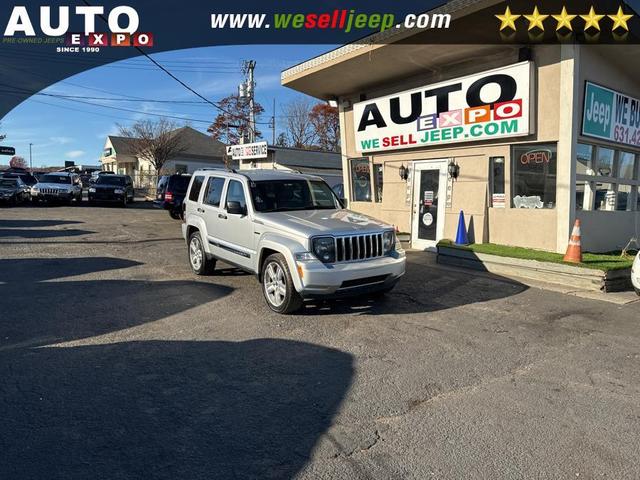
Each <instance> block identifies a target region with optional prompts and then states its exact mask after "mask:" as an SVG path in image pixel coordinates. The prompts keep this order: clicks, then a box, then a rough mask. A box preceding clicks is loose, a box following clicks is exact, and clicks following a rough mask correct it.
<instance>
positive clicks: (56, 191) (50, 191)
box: [40, 188, 64, 195]
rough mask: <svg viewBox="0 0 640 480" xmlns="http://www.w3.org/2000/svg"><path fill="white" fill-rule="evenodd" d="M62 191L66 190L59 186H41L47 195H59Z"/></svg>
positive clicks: (42, 191)
mask: <svg viewBox="0 0 640 480" xmlns="http://www.w3.org/2000/svg"><path fill="white" fill-rule="evenodd" d="M61 192H64V191H63V190H60V189H58V188H41V189H40V193H43V194H45V195H58V194H59V193H61Z"/></svg>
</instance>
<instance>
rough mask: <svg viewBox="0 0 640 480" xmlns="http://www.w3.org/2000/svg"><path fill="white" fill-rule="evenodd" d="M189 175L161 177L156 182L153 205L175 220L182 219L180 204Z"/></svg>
mask: <svg viewBox="0 0 640 480" xmlns="http://www.w3.org/2000/svg"><path fill="white" fill-rule="evenodd" d="M190 180H191V175H188V174H186V173H183V174H176V175H163V176H162V177H160V179H159V180H158V186H157V188H156V199H155V200H154V201H153V205H154V206H155V207H158V208H164V209H165V210H169V215H171V218H173V219H175V220H179V219H181V218H182V202H183V200H184V196H185V195H186V194H187V188H189V181H190Z"/></svg>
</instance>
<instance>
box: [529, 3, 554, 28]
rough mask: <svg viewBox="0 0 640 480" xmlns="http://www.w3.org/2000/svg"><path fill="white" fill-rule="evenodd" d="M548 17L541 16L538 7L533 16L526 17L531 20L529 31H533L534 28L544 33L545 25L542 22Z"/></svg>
mask: <svg viewBox="0 0 640 480" xmlns="http://www.w3.org/2000/svg"><path fill="white" fill-rule="evenodd" d="M548 16H549V15H541V14H540V12H539V11H538V6H537V5H536V7H535V8H534V9H533V13H532V14H531V15H524V18H526V19H527V20H529V28H528V29H527V30H533V29H534V28H536V27H538V28H539V29H540V30H542V31H543V32H544V25H542V22H543V21H544V19H545V18H547V17H548Z"/></svg>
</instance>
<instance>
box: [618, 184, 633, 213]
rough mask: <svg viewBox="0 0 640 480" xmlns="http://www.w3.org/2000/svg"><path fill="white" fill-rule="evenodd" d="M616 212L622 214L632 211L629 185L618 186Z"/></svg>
mask: <svg viewBox="0 0 640 480" xmlns="http://www.w3.org/2000/svg"><path fill="white" fill-rule="evenodd" d="M616 210H620V211H623V212H624V211H627V210H633V205H632V203H631V185H618V195H617V202H616Z"/></svg>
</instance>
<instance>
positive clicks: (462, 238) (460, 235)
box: [455, 210, 469, 245]
mask: <svg viewBox="0 0 640 480" xmlns="http://www.w3.org/2000/svg"><path fill="white" fill-rule="evenodd" d="M455 244H456V245H469V237H468V236H467V227H466V226H465V224H464V212H463V211H462V210H460V218H459V220H458V232H457V233H456V241H455Z"/></svg>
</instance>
